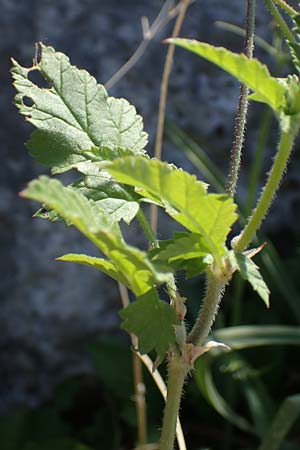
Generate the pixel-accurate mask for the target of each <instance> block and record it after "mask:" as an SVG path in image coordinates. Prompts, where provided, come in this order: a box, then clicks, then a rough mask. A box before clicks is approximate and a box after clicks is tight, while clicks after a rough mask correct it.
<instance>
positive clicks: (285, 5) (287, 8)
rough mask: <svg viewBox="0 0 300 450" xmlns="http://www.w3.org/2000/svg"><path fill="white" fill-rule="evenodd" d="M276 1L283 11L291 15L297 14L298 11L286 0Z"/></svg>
mask: <svg viewBox="0 0 300 450" xmlns="http://www.w3.org/2000/svg"><path fill="white" fill-rule="evenodd" d="M274 2H275V3H277V5H278V6H280V8H281V9H283V11H285V12H286V13H287V14H289V15H290V16H292V17H293V16H295V15H296V14H298V13H297V11H296V10H295V9H294V8H293V7H292V6H291V5H289V4H288V3H287V2H286V1H285V0H274Z"/></svg>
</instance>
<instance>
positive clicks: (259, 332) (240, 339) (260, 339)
mask: <svg viewBox="0 0 300 450" xmlns="http://www.w3.org/2000/svg"><path fill="white" fill-rule="evenodd" d="M211 339H213V340H216V341H220V342H224V344H226V345H228V346H229V347H230V348H231V349H232V350H243V349H246V348H252V347H261V346H269V345H296V346H300V327H293V326H285V325H242V326H238V327H229V328H222V329H219V330H216V331H214V332H213V334H212V336H211Z"/></svg>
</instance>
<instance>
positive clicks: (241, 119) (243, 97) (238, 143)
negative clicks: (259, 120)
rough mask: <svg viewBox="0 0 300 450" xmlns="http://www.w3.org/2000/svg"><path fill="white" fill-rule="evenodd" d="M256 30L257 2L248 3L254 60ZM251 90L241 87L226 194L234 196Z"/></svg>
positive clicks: (247, 48)
mask: <svg viewBox="0 0 300 450" xmlns="http://www.w3.org/2000/svg"><path fill="white" fill-rule="evenodd" d="M254 29H255V0H248V1H247V21H246V37H245V51H244V53H245V55H246V56H247V57H248V58H252V55H253V47H254ZM248 95H249V89H248V88H247V87H246V86H245V85H244V84H242V85H241V87H240V97H239V103H238V108H237V114H236V122H235V131H234V137H233V145H232V149H231V158H230V168H229V174H228V178H227V181H226V192H227V193H228V194H229V195H230V196H232V197H233V196H234V194H235V191H236V186H237V181H238V176H239V171H240V165H241V158H242V148H243V144H244V138H245V127H246V118H247V110H248Z"/></svg>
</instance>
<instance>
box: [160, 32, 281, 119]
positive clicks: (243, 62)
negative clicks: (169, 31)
mask: <svg viewBox="0 0 300 450" xmlns="http://www.w3.org/2000/svg"><path fill="white" fill-rule="evenodd" d="M167 42H169V43H171V44H175V45H178V46H179V47H183V48H185V49H187V50H190V51H192V52H194V53H196V54H197V55H199V56H201V57H202V58H205V59H207V60H208V61H211V62H212V63H214V64H216V65H217V66H219V67H220V68H221V69H223V70H225V71H226V72H228V73H230V74H231V75H233V76H234V77H235V78H237V79H238V80H239V81H240V82H241V83H244V84H245V85H246V86H248V87H249V88H250V89H251V90H252V91H253V92H254V93H255V100H257V101H260V102H263V103H267V104H268V105H269V106H271V108H272V109H274V111H279V110H280V109H282V108H283V107H284V106H285V88H284V86H283V85H282V84H281V83H280V82H279V80H278V79H277V78H274V77H272V76H271V75H270V73H269V70H268V68H267V66H265V65H264V64H262V63H261V62H259V61H258V60H257V59H254V58H252V59H248V58H247V57H246V56H245V55H244V54H237V53H233V52H231V51H229V50H227V49H225V48H223V47H214V46H213V45H210V44H207V43H205V42H199V41H196V40H192V39H179V38H178V39H168V40H167Z"/></svg>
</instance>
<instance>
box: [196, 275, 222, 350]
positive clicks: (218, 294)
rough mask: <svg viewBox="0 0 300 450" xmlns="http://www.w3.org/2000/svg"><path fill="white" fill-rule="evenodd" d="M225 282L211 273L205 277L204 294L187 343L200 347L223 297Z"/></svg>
mask: <svg viewBox="0 0 300 450" xmlns="http://www.w3.org/2000/svg"><path fill="white" fill-rule="evenodd" d="M225 284H226V283H225V281H224V280H223V279H221V280H220V279H219V278H217V277H216V276H215V275H214V274H213V273H210V272H208V273H207V275H206V294H205V298H204V301H203V305H202V308H201V310H200V314H199V316H198V319H197V320H196V322H195V325H194V326H193V329H192V331H191V332H190V333H189V335H188V338H187V342H189V343H191V344H194V345H195V346H200V345H202V344H203V342H204V341H205V339H206V337H207V335H208V333H209V331H210V329H211V327H212V324H213V323H214V320H215V316H216V314H217V311H218V307H219V304H220V301H221V299H222V296H223V292H224V287H225Z"/></svg>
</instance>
